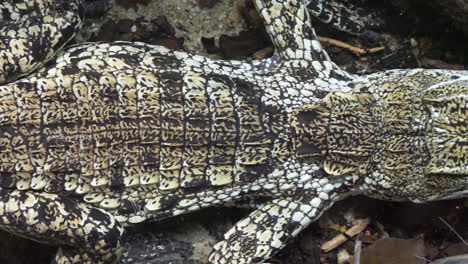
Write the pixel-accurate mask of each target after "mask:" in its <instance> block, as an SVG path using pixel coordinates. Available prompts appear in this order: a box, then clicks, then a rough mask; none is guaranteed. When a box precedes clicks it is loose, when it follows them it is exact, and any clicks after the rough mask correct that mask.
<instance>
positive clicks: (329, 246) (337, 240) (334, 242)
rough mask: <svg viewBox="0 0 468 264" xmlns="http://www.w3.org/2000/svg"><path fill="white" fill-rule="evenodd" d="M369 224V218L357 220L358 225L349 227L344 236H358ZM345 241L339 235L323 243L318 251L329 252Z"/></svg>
mask: <svg viewBox="0 0 468 264" xmlns="http://www.w3.org/2000/svg"><path fill="white" fill-rule="evenodd" d="M369 223H370V219H369V218H366V219H359V220H358V223H357V224H356V225H354V226H353V227H351V228H350V229H349V230H348V231H346V232H345V234H346V235H348V236H350V237H353V236H355V235H357V234H359V233H360V232H362V231H363V230H364V229H366V227H367V226H368V225H369ZM347 240H348V239H347V238H346V236H345V235H343V234H340V235H338V236H336V237H334V238H332V239H331V240H329V241H327V242H325V243H323V244H322V246H321V247H320V249H322V250H323V251H325V252H328V251H330V250H333V249H335V248H337V247H338V246H339V245H341V244H343V243H344V242H346V241H347Z"/></svg>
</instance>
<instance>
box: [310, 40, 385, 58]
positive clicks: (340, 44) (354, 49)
mask: <svg viewBox="0 0 468 264" xmlns="http://www.w3.org/2000/svg"><path fill="white" fill-rule="evenodd" d="M317 38H318V40H320V41H321V42H324V43H329V44H332V45H335V46H338V47H342V48H345V49H348V50H350V51H351V52H353V53H355V54H356V55H364V54H367V53H375V52H379V51H381V50H384V49H385V47H384V46H380V47H376V48H370V49H362V48H359V47H356V46H353V45H350V44H348V43H345V42H343V41H339V40H336V39H332V38H327V37H320V36H318V37H317Z"/></svg>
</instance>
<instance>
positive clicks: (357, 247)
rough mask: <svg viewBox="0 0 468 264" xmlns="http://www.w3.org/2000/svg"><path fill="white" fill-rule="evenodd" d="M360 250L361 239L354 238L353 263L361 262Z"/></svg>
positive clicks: (358, 263)
mask: <svg viewBox="0 0 468 264" xmlns="http://www.w3.org/2000/svg"><path fill="white" fill-rule="evenodd" d="M361 251H362V241H361V240H360V239H358V240H356V244H355V245H354V264H360V263H361Z"/></svg>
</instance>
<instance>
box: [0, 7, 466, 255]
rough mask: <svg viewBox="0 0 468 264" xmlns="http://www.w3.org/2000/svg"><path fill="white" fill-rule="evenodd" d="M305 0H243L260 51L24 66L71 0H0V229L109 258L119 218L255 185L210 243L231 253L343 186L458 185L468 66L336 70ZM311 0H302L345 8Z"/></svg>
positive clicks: (204, 202) (68, 59) (113, 47)
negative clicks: (239, 56)
mask: <svg viewBox="0 0 468 264" xmlns="http://www.w3.org/2000/svg"><path fill="white" fill-rule="evenodd" d="M308 2H309V1H298V0H256V1H255V4H256V6H257V8H258V9H259V13H260V14H261V16H262V17H263V18H264V20H265V26H266V28H267V31H268V33H269V35H270V36H271V38H272V41H273V43H274V45H275V48H276V53H275V55H274V56H273V57H272V58H267V59H263V60H259V61H250V62H247V61H217V60H211V59H208V58H204V57H201V56H196V55H190V54H187V53H184V52H178V51H172V50H169V49H167V48H163V47H159V46H152V45H147V44H143V43H128V42H115V43H88V44H82V45H79V46H74V47H71V48H69V49H67V50H65V51H63V52H61V53H60V54H59V55H58V56H57V58H55V59H53V60H51V61H50V63H49V64H47V65H46V66H45V67H41V68H40V69H38V70H37V72H35V73H30V72H31V71H32V70H34V69H36V68H37V67H39V66H40V65H42V64H43V63H44V62H45V61H47V60H48V59H49V58H50V57H51V56H52V55H53V54H55V53H56V52H57V50H58V49H60V47H61V46H63V45H64V44H65V43H66V42H67V41H68V39H69V38H71V37H72V36H73V34H74V32H75V30H76V29H77V28H78V27H79V25H80V24H81V18H80V17H81V16H80V14H79V12H80V10H81V9H82V2H81V1H70V2H69V1H60V0H34V1H24V2H23V1H14V3H11V2H8V3H2V4H0V11H1V12H0V15H1V17H0V18H1V19H2V20H4V21H7V22H6V23H4V24H2V28H0V82H3V83H4V84H3V85H1V86H0V228H2V229H4V230H7V231H9V232H12V233H15V234H18V235H21V236H24V237H28V238H31V239H35V240H37V241H41V242H47V243H55V244H58V245H60V246H61V250H60V251H59V253H58V254H57V256H56V259H55V262H57V263H115V262H116V261H117V260H118V259H119V257H120V255H121V253H122V242H121V241H122V235H123V226H124V225H130V224H136V223H139V222H143V221H147V220H148V221H156V220H160V219H163V218H166V217H170V216H175V215H179V214H183V213H187V212H190V211H194V210H198V209H200V208H203V207H207V206H212V205H222V204H225V203H229V202H236V201H245V200H249V199H255V198H257V197H261V198H262V199H261V201H262V203H261V204H260V203H259V202H258V201H256V200H254V201H253V202H252V204H253V205H254V207H255V208H256V210H255V211H253V212H252V213H251V214H249V215H248V216H247V217H246V218H245V219H244V220H242V221H240V222H238V223H237V224H236V225H235V226H234V227H233V228H232V229H231V230H230V231H229V232H228V233H226V235H225V237H224V240H223V241H220V242H219V243H218V244H216V245H215V247H214V250H213V252H212V254H211V255H210V257H209V263H213V264H214V263H216V264H247V263H261V262H264V261H265V260H267V259H268V258H270V257H271V256H273V255H274V254H275V253H276V252H277V251H278V250H279V249H281V248H282V247H284V246H285V245H286V244H287V243H288V241H289V240H290V239H291V238H292V237H294V236H295V235H297V234H298V233H299V232H300V231H301V230H303V229H304V228H305V227H306V226H307V225H308V224H309V223H311V222H313V221H315V220H316V219H317V218H318V217H319V216H320V215H321V214H322V213H323V212H324V211H325V210H326V209H327V208H329V207H330V206H332V205H333V203H334V202H335V201H337V200H339V199H342V198H343V197H345V196H347V195H349V194H356V193H362V194H366V195H368V196H372V197H376V198H381V199H391V200H412V201H417V202H425V201H431V200H437V199H449V198H457V197H465V196H466V195H467V193H468V175H467V174H468V168H467V163H468V149H467V146H468V134H467V133H468V132H467V131H468V130H467V127H468V122H467V120H468V110H467V100H468V73H467V72H466V71H444V70H420V69H416V70H393V71H386V72H380V73H375V74H372V75H368V76H355V75H351V74H349V73H347V72H345V71H343V70H341V69H339V68H338V67H337V66H336V65H335V64H334V63H333V62H331V61H330V59H329V57H328V55H327V53H326V52H325V51H324V50H323V49H322V48H321V46H320V43H319V41H318V40H317V39H316V36H315V33H314V29H313V27H312V25H311V23H310V20H309V13H308V11H307V9H306V7H305V4H306V3H308ZM323 2H324V1H312V4H311V7H310V8H311V9H312V10H313V12H312V14H314V15H316V16H322V17H321V18H322V19H323V18H324V17H323V16H324V14H328V13H329V10H342V11H343V10H344V9H343V6H342V5H340V4H337V3H334V2H333V1H332V2H330V3H328V2H327V3H326V5H325V6H323V4H324V3H323ZM344 11H346V10H344ZM22 15H24V16H25V17H30V18H32V19H30V20H28V19H23V18H20V16H22ZM333 18H334V20H333V22H332V23H335V24H337V23H338V22H339V21H343V23H344V24H341V23H340V24H339V25H338V24H337V26H340V25H341V27H342V28H345V29H350V27H349V24H346V23H352V21H350V20H349V18H348V19H346V18H343V20H340V19H337V18H338V17H335V16H333ZM11 21H18V23H16V25H15V22H13V23H10V22H11ZM38 28H39V29H41V30H38ZM15 29H17V30H16V31H15ZM350 30H351V31H353V32H355V31H356V32H357V31H359V32H357V33H360V32H361V31H360V27H359V25H358V27H357V28H355V29H353V28H351V29H350ZM356 32H355V33H356ZM361 33H362V32H361ZM26 74H28V76H26V77H22V78H18V77H20V76H21V75H26ZM13 79H15V80H13Z"/></svg>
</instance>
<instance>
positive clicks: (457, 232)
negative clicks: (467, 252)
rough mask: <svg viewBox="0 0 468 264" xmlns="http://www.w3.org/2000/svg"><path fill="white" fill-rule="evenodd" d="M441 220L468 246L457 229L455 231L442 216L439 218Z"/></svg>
mask: <svg viewBox="0 0 468 264" xmlns="http://www.w3.org/2000/svg"><path fill="white" fill-rule="evenodd" d="M439 219H440V221H442V223H444V224H445V225H446V226H448V228H450V230H451V231H452V232H453V233H454V234H455V235H456V236H457V237H458V238H459V239H460V240H461V241H462V242H463V244H465V245H467V246H468V243H467V242H466V241H465V240H464V239H463V237H461V236H460V234H458V232H457V231H456V230H455V229H453V227H452V226H451V225H449V223H447V222H446V221H445V220H444V219H442V217H440V216H439Z"/></svg>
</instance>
